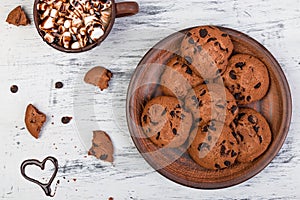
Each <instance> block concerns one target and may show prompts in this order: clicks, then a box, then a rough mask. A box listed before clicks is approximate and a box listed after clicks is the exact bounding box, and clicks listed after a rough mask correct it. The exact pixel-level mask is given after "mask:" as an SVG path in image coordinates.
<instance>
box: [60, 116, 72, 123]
mask: <svg viewBox="0 0 300 200" xmlns="http://www.w3.org/2000/svg"><path fill="white" fill-rule="evenodd" d="M71 120H72V117H62V118H61V122H62V123H63V124H68V123H69V122H70V121H71Z"/></svg>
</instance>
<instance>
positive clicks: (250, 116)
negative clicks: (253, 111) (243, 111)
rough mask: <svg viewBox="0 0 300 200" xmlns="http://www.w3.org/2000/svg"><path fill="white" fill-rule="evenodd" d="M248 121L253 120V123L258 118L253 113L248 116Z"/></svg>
mask: <svg viewBox="0 0 300 200" xmlns="http://www.w3.org/2000/svg"><path fill="white" fill-rule="evenodd" d="M248 121H249V122H251V123H252V124H255V123H256V119H255V117H253V115H249V116H248Z"/></svg>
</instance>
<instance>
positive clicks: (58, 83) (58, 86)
mask: <svg viewBox="0 0 300 200" xmlns="http://www.w3.org/2000/svg"><path fill="white" fill-rule="evenodd" d="M63 87H64V84H63V83H62V82H60V81H59V82H56V83H55V88H56V89H61V88H63Z"/></svg>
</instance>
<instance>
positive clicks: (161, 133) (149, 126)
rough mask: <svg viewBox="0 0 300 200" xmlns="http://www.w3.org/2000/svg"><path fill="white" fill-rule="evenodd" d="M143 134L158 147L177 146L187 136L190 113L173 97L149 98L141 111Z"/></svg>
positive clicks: (190, 122)
mask: <svg viewBox="0 0 300 200" xmlns="http://www.w3.org/2000/svg"><path fill="white" fill-rule="evenodd" d="M141 124H142V128H143V130H144V133H145V135H146V136H147V137H148V138H149V139H150V140H151V141H152V142H153V143H154V144H156V145H157V146H159V147H163V146H166V147H178V146H180V145H182V144H183V143H184V142H185V141H186V139H187V138H188V136H189V133H190V128H191V126H192V115H191V114H190V113H188V112H186V111H185V110H184V109H183V106H182V103H181V102H180V101H179V100H178V99H176V98H175V97H168V96H159V97H155V98H154V99H152V100H150V101H149V102H148V103H147V104H146V106H145V108H144V111H143V113H142V116H141Z"/></svg>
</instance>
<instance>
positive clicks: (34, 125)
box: [25, 104, 46, 139]
mask: <svg viewBox="0 0 300 200" xmlns="http://www.w3.org/2000/svg"><path fill="white" fill-rule="evenodd" d="M45 121H46V115H45V114H44V113H42V112H40V111H39V110H38V109H37V108H36V107H34V106H33V105H32V104H29V105H28V106H27V108H26V113H25V124H26V127H27V130H28V131H29V132H30V134H31V135H32V136H33V137H35V138H36V139H38V138H39V134H40V132H41V128H42V126H43V125H44V123H45Z"/></svg>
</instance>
